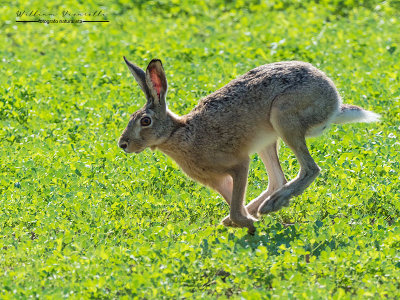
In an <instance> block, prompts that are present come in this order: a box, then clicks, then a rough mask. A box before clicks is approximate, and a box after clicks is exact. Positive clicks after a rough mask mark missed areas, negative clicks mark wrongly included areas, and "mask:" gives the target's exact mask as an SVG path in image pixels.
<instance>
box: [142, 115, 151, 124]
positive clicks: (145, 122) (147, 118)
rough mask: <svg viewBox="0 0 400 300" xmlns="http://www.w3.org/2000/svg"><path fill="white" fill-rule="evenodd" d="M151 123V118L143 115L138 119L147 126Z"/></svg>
mask: <svg viewBox="0 0 400 300" xmlns="http://www.w3.org/2000/svg"><path fill="white" fill-rule="evenodd" d="M150 124H151V119H150V118H149V117H143V118H141V119H140V125H142V126H149V125H150Z"/></svg>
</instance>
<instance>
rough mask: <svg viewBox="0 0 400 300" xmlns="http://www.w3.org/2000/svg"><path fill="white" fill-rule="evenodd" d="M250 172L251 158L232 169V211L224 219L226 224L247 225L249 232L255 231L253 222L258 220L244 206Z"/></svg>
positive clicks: (223, 222)
mask: <svg viewBox="0 0 400 300" xmlns="http://www.w3.org/2000/svg"><path fill="white" fill-rule="evenodd" d="M248 172H249V158H247V159H246V160H245V161H243V162H242V163H241V164H239V165H237V166H236V167H235V168H233V169H232V171H231V176H232V179H233V191H232V199H231V207H230V213H229V216H228V217H226V218H225V219H224V220H223V221H222V224H224V225H225V226H235V225H236V226H238V227H247V228H248V229H249V233H253V232H254V231H255V227H254V225H253V223H254V222H255V221H257V219H256V218H254V217H252V216H251V215H250V214H249V213H248V212H247V209H246V207H245V206H244V198H245V195H246V186H247V176H248Z"/></svg>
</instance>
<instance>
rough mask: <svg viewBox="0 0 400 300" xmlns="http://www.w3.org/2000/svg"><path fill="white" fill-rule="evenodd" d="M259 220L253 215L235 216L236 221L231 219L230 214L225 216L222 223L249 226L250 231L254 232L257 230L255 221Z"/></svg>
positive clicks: (230, 225)
mask: <svg viewBox="0 0 400 300" xmlns="http://www.w3.org/2000/svg"><path fill="white" fill-rule="evenodd" d="M257 221H258V220H257V219H256V218H254V217H253V216H251V215H247V216H242V215H240V216H235V218H234V221H233V220H232V219H231V217H230V216H227V217H225V218H224V219H223V220H222V224H223V225H224V226H228V227H247V228H248V229H249V233H250V234H253V233H254V232H255V231H256V228H255V227H254V222H257Z"/></svg>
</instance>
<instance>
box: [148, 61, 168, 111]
mask: <svg viewBox="0 0 400 300" xmlns="http://www.w3.org/2000/svg"><path fill="white" fill-rule="evenodd" d="M146 82H147V87H148V89H149V91H150V94H151V96H152V97H151V98H152V100H153V103H152V104H153V105H155V106H161V107H162V108H164V109H166V103H165V97H166V95H167V89H168V84H167V78H166V77H165V72H164V68H163V66H162V63H161V60H159V59H153V60H152V61H151V62H150V63H149V65H148V66H147V70H146Z"/></svg>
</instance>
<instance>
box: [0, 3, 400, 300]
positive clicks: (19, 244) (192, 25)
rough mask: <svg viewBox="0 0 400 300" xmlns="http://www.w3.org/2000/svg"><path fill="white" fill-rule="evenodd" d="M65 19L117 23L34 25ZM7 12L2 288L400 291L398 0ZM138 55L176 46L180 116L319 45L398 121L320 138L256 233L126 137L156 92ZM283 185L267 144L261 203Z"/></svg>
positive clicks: (192, 293)
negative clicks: (228, 223) (265, 67)
mask: <svg viewBox="0 0 400 300" xmlns="http://www.w3.org/2000/svg"><path fill="white" fill-rule="evenodd" d="M79 2H82V3H83V4H79ZM32 10H33V11H35V10H38V11H39V13H42V14H45V13H46V14H49V13H52V14H54V15H55V16H27V15H23V16H21V17H17V12H18V11H20V12H21V11H25V12H26V14H29V13H30V11H32ZM96 10H97V11H99V10H101V11H102V14H104V16H103V15H100V16H83V17H81V16H71V14H74V13H93V12H94V11H96ZM63 11H68V13H69V14H70V15H69V16H68V15H67V16H66V17H63V16H62V12H63ZM57 18H58V19H68V20H71V19H76V20H79V19H86V20H108V21H109V22H107V23H106V22H104V23H76V24H59V23H58V24H54V23H51V24H44V23H21V22H16V20H38V19H57ZM0 19H1V22H0V143H1V144H0V149H1V151H0V298H3V299H11V298H13V299H14V298H18V299H25V298H45V299H46V298H51V299H60V298H72V299H75V298H76V299H82V298H83V299H86V298H94V299H99V298H100V299H115V298H126V299H132V298H134V299H181V298H186V299H192V298H203V299H214V298H221V299H225V298H232V299H265V298H276V299H331V298H333V299H350V298H351V299H379V298H389V299H395V298H397V299H398V298H400V279H399V278H400V221H399V215H400V202H399V200H400V193H399V188H400V166H399V152H400V142H399V137H400V71H399V70H400V2H399V1H398V0H388V1H377V0H369V1H368V0H364V1H363V0H359V1H356V0H346V1H345V0H319V1H318V0H314V1H313V0H308V1H300V0H294V1H289V0H284V1H274V0H273V1H256V0H242V1H229V0H225V1H222V0H218V1H211V2H209V4H205V2H203V1H201V2H200V1H199V2H194V1H189V0H185V1H178V0H172V1H168V0H154V1H145V0H140V1H127V0H115V1H110V2H108V3H107V4H106V3H102V4H96V3H95V2H94V1H87V3H84V1H68V0H66V1H59V0H56V1H50V3H49V1H25V2H23V1H13V2H6V3H5V4H4V2H3V5H1V6H0ZM123 55H125V56H127V57H128V58H129V60H130V61H132V62H135V63H136V64H138V65H139V66H141V67H143V68H145V67H146V66H147V64H148V62H149V61H150V60H151V59H152V58H155V57H157V58H160V59H162V61H163V64H164V68H165V71H166V74H167V78H168V81H169V92H168V97H167V100H168V101H169V108H170V109H171V110H172V111H174V112H176V113H178V114H185V113H188V112H189V111H190V110H191V108H193V107H194V106H195V105H196V103H197V102H198V100H199V99H201V98H202V97H204V96H205V95H207V94H209V93H211V92H212V91H215V90H216V89H217V88H219V87H221V86H223V85H224V84H226V83H227V82H229V81H230V80H232V79H233V78H235V77H237V76H239V75H241V74H243V73H245V72H246V71H248V70H250V69H252V68H254V67H256V66H259V65H262V64H266V63H271V62H275V61H282V60H303V61H307V62H311V63H312V64H314V65H315V66H317V67H318V68H320V69H322V70H323V71H324V72H325V73H326V74H327V75H328V76H330V77H331V78H332V79H333V81H334V82H335V84H336V86H337V87H338V89H339V92H340V94H341V96H342V97H343V99H344V102H346V103H349V104H355V105H359V106H362V107H364V108H366V109H368V110H372V111H374V112H377V113H379V114H381V115H382V119H381V122H379V123H372V124H348V125H334V126H332V127H331V128H330V129H329V130H327V131H326V132H325V133H324V134H323V135H322V136H321V137H319V138H312V139H309V140H308V144H309V148H310V151H311V154H312V156H313V157H314V159H315V161H316V162H317V164H318V165H319V166H320V167H321V169H322V171H321V174H320V176H319V177H318V178H317V179H316V181H315V182H314V183H313V184H312V185H311V186H310V187H309V188H308V189H307V190H306V191H305V192H304V193H303V194H302V195H301V196H299V197H296V198H294V199H293V200H292V203H291V206H290V207H289V208H285V209H283V210H281V211H279V212H277V213H274V214H271V215H268V216H265V217H264V218H263V219H262V221H260V222H259V223H258V225H257V232H256V234H255V236H249V235H247V231H246V230H245V229H234V228H225V227H223V226H221V225H219V222H220V221H221V220H222V219H223V217H225V216H226V215H227V214H228V213H229V208H228V206H227V205H226V204H225V202H224V201H223V199H222V197H221V196H219V195H218V194H217V193H215V192H213V191H211V190H210V189H208V188H205V187H203V186H201V185H200V184H197V183H195V182H193V181H192V180H190V179H189V178H187V177H186V176H185V175H184V174H183V173H182V172H181V171H180V170H179V168H178V166H177V164H176V163H175V162H174V161H172V160H171V159H170V158H168V157H166V156H165V155H164V154H162V153H161V152H158V151H156V152H154V153H153V152H151V151H150V150H146V151H144V152H143V153H141V154H139V155H126V154H124V153H123V152H122V151H121V149H119V148H118V146H117V141H118V138H119V136H120V134H121V132H122V130H123V129H124V128H125V126H126V124H127V122H128V120H129V116H130V114H131V113H133V112H134V111H135V110H136V109H138V108H140V107H141V106H142V105H143V104H144V103H145V98H144V96H143V95H142V92H141V90H140V88H139V87H138V85H137V84H136V82H135V81H134V79H133V77H132V76H131V74H130V73H129V70H128V68H127V67H126V65H125V63H124V61H123V59H122V57H123ZM280 158H281V162H282V167H283V170H284V172H285V174H286V177H287V178H293V177H295V176H296V174H297V172H298V162H297V160H296V159H295V157H294V154H293V153H292V152H291V151H290V150H289V149H288V148H287V147H286V146H285V145H284V144H283V143H281V151H280ZM267 184H268V177H267V175H266V172H265V169H264V166H263V164H262V162H261V160H260V159H259V158H258V156H257V155H254V156H252V161H251V171H250V175H249V186H248V191H247V201H249V200H251V199H253V198H254V197H256V196H257V195H258V194H259V193H260V192H261V191H262V190H264V189H265V188H266V186H267Z"/></svg>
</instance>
